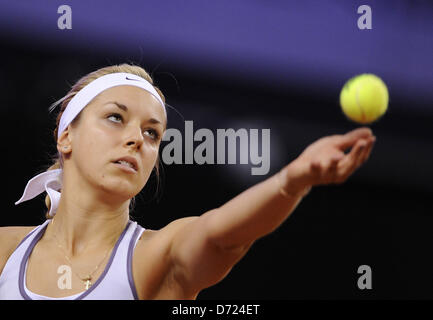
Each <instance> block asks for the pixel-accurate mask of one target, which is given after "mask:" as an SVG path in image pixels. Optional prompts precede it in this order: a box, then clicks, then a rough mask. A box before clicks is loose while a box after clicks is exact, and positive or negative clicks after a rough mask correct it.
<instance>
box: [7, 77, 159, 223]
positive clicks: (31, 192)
mask: <svg viewBox="0 0 433 320" xmlns="http://www.w3.org/2000/svg"><path fill="white" fill-rule="evenodd" d="M122 85H127V86H135V87H139V88H142V89H144V90H146V91H147V92H149V93H150V94H152V95H153V96H154V97H155V98H156V99H157V100H158V101H159V103H160V104H161V106H162V108H163V109H164V114H165V116H166V117H167V112H166V110H165V105H164V102H163V101H162V99H161V97H160V96H159V94H158V93H157V92H156V90H155V88H154V87H153V85H152V84H150V83H149V82H148V81H147V80H145V79H143V78H142V77H139V76H137V75H135V74H131V73H125V72H119V73H110V74H107V75H105V76H102V77H99V78H98V79H96V80H93V81H92V82H91V83H89V84H88V85H86V86H85V87H84V88H83V89H81V90H80V91H79V92H78V93H77V94H76V95H75V96H74V97H73V98H72V99H71V101H70V102H69V103H68V105H67V107H66V109H65V110H64V111H63V114H62V117H61V118H60V122H59V130H58V134H57V138H59V137H60V135H61V134H62V132H63V131H64V130H65V129H66V128H67V127H68V126H69V124H70V123H71V122H72V121H73V120H74V119H75V117H76V116H77V115H78V114H79V113H80V112H81V111H82V110H83V109H84V108H85V107H86V106H87V105H88V104H89V103H90V102H91V101H92V100H93V99H94V98H95V97H96V96H97V95H98V94H100V93H101V92H102V91H104V90H107V89H109V88H112V87H116V86H122ZM62 173H63V170H62V169H55V170H49V171H46V172H43V173H41V174H38V175H37V176H35V177H33V178H32V179H30V180H29V181H28V182H27V185H26V187H25V189H24V193H23V195H22V197H21V199H19V200H18V201H17V202H15V205H17V204H20V203H21V202H24V201H27V200H30V199H33V198H34V197H36V196H38V195H39V194H41V193H42V192H44V191H46V192H47V193H48V196H49V197H50V200H51V206H50V211H49V213H48V214H49V215H50V216H51V217H53V216H54V215H55V212H56V210H57V207H58V205H59V202H60V195H61V194H60V192H59V191H60V189H61V188H62Z"/></svg>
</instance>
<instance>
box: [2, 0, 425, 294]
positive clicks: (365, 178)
mask: <svg viewBox="0 0 433 320" xmlns="http://www.w3.org/2000/svg"><path fill="white" fill-rule="evenodd" d="M64 4H67V5H69V6H70V7H71V9H72V29H70V30H68V29H64V30H61V29H59V28H58V26H57V20H58V18H59V17H60V16H61V14H59V13H57V9H58V7H59V6H61V5H64ZM365 4H366V5H369V6H370V7H371V10H372V29H370V30H369V29H364V30H360V29H359V28H358V26H357V20H358V18H359V17H360V16H361V14H358V13H357V8H358V7H359V6H360V5H365ZM0 45H1V51H0V52H1V60H0V64H1V65H0V88H1V90H2V94H1V96H0V99H1V100H0V102H1V108H0V112H1V116H2V117H1V118H2V120H3V121H2V125H1V126H0V128H1V129H0V130H1V136H2V137H3V147H2V155H3V156H2V157H1V167H2V168H3V171H4V178H3V181H4V183H5V188H3V191H2V199H3V201H2V207H1V217H0V226H11V225H19V226H36V225H39V224H41V223H42V222H43V221H44V220H45V218H44V213H45V205H44V196H42V195H41V196H39V197H38V198H37V200H33V201H29V202H25V203H23V204H21V205H19V206H15V205H14V202H15V201H17V200H18V199H19V198H20V197H21V194H22V192H23V190H24V187H25V185H26V183H27V181H28V179H30V178H31V177H33V176H34V175H35V174H36V173H39V172H41V171H42V170H44V169H45V167H46V166H47V165H48V164H49V157H50V155H52V154H53V153H54V152H55V144H54V139H53V134H52V132H53V129H54V124H55V115H56V113H52V114H50V113H49V112H48V107H49V106H50V104H51V103H53V102H54V101H56V100H58V99H60V98H61V97H63V96H64V95H65V94H66V93H67V91H68V90H69V89H70V86H71V85H73V84H74V83H75V81H77V80H78V79H79V78H81V77H82V76H84V75H85V74H87V73H89V72H91V71H94V70H96V69H98V68H100V67H104V66H107V65H112V64H118V63H124V62H126V63H134V64H139V65H140V66H142V67H143V68H145V69H146V70H147V71H148V72H149V73H151V75H152V76H153V78H154V80H155V83H156V85H158V87H160V88H161V90H162V92H163V93H164V95H165V97H166V99H167V103H168V104H170V105H171V106H173V107H174V109H172V108H169V109H168V117H169V122H168V127H169V128H178V129H179V130H180V131H181V132H183V130H184V129H183V128H184V121H185V120H191V121H193V122H194V130H198V129H199V128H209V129H211V130H212V131H213V132H214V134H215V136H216V129H218V128H223V129H226V128H233V129H235V130H238V129H240V128H247V129H249V128H255V129H270V132H271V149H270V156H271V162H270V171H269V173H268V174H267V175H264V176H263V175H262V176H260V175H256V176H253V175H251V172H250V169H251V167H252V165H251V163H250V164H246V165H245V164H242V165H241V164H230V165H229V164H225V165H221V164H220V165H216V164H215V165H198V164H192V165H191V164H180V165H166V164H164V165H163V169H164V172H163V191H162V194H161V195H160V200H159V201H156V200H152V197H153V195H154V192H155V190H156V188H155V179H154V176H152V178H151V180H150V181H149V183H148V185H147V186H146V187H145V189H144V190H143V192H142V195H141V196H140V197H137V204H136V207H135V210H134V212H133V213H132V216H133V217H134V218H135V220H136V221H138V222H139V223H140V224H141V225H142V226H143V227H145V228H149V229H160V228H162V227H164V226H165V225H166V224H168V223H169V222H171V221H172V220H174V219H177V218H181V217H185V216H190V215H200V214H202V213H204V212H206V211H208V210H210V209H212V208H215V207H217V206H221V205H222V204H224V203H225V202H226V201H228V200H230V199H231V198H233V197H234V196H236V195H237V194H239V193H240V192H242V191H243V190H245V189H246V188H248V187H250V186H252V185H254V184H255V183H258V182H259V181H262V180H264V179H266V178H267V177H270V176H271V175H272V174H274V173H276V172H277V171H278V170H279V169H280V168H282V167H283V166H284V165H285V164H287V163H289V162H290V161H292V160H293V159H295V158H296V156H297V155H299V154H300V153H301V152H302V150H303V149H304V148H305V147H306V146H308V144H310V143H311V142H313V141H315V140H317V139H319V138H321V137H323V136H325V135H329V134H338V133H345V132H347V131H349V130H351V129H354V128H356V127H358V126H359V125H357V124H354V123H352V122H349V121H348V120H347V119H346V117H345V116H344V115H343V114H342V112H341V110H340V107H339V93H340V90H341V88H342V86H343V84H344V83H345V82H346V81H347V79H349V78H350V77H352V76H354V75H357V74H360V73H374V74H376V75H378V76H380V77H381V78H382V79H383V80H384V81H385V83H386V84H387V85H388V89H389V93H390V104H389V109H388V112H387V113H386V115H385V116H384V117H383V118H381V119H380V120H379V121H377V122H375V123H373V124H372V125H370V127H371V129H372V130H373V132H374V134H375V135H376V137H377V141H376V145H375V148H374V150H373V153H372V154H371V157H370V159H369V161H368V162H367V163H366V164H365V165H364V166H362V167H361V168H360V169H359V170H358V171H357V172H356V173H355V174H354V175H353V176H352V177H351V178H350V179H349V180H348V181H347V182H346V183H345V184H343V185H339V186H326V187H316V188H313V190H312V192H311V193H310V194H309V195H308V196H307V197H306V198H305V199H304V200H303V202H302V203H301V204H300V205H299V207H298V208H297V209H296V210H295V211H294V213H293V214H292V215H291V216H290V218H289V219H288V220H287V221H286V222H285V223H284V224H282V225H281V226H280V227H279V228H278V229H277V230H276V231H275V232H274V233H272V234H270V235H268V236H266V237H264V238H262V239H260V240H258V241H257V242H256V243H255V244H254V245H253V247H252V248H251V250H250V251H249V252H248V254H247V255H246V256H245V257H244V258H243V259H242V260H241V261H240V262H239V263H238V264H237V265H236V266H235V267H234V268H233V269H232V271H231V272H230V273H229V275H228V276H227V277H226V278H225V279H224V280H223V281H222V282H220V283H219V284H217V285H215V286H213V287H211V288H208V289H206V290H204V291H202V293H201V294H200V295H199V296H198V299H431V298H433V272H432V270H433V259H432V257H433V232H432V229H433V205H432V185H431V184H432V181H433V165H432V164H433V162H432V160H433V148H432V146H433V134H432V124H433V58H432V57H433V3H432V2H431V1H427V0H426V1H414V0H412V1H411V0H396V1H384V0H382V1H373V0H367V1H346V0H344V1H343V0H339V1H338V0H334V1H331V0H328V1H313V0H308V1H302V2H301V1H282V0H279V1H263V0H261V1H259V0H255V1H228V0H220V1H212V2H210V1H199V0H188V1H161V0H159V1H138V0H137V1H101V0H99V1H29V0H26V1H24V0H21V1H12V0H9V1H0ZM259 132H260V130H259ZM164 145H165V143H163V144H162V145H161V150H162V148H163V147H164ZM196 145H197V143H196ZM238 159H239V158H238ZM237 162H238V163H239V160H238V161H237ZM0 245H1V244H0ZM361 265H369V266H370V267H371V269H372V275H373V276H372V279H373V281H372V285H373V288H372V289H371V290H360V289H359V288H358V286H357V281H358V278H359V277H360V276H361V275H360V274H358V273H357V270H358V267H359V266H361Z"/></svg>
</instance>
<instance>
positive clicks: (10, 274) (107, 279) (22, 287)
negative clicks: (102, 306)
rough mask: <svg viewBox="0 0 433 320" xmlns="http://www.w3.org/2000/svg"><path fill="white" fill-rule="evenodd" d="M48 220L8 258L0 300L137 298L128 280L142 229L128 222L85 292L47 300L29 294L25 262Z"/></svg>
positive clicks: (132, 282) (31, 233)
mask: <svg viewBox="0 0 433 320" xmlns="http://www.w3.org/2000/svg"><path fill="white" fill-rule="evenodd" d="M49 221H50V220H47V221H45V222H44V223H43V224H41V225H39V226H37V227H36V228H35V229H33V230H32V231H31V232H30V233H29V234H28V235H27V236H26V237H25V238H24V239H23V240H22V241H21V242H20V244H19V245H18V247H17V248H16V249H15V251H14V252H13V253H12V255H11V256H10V257H9V259H8V261H7V262H6V265H5V266H4V268H3V272H2V273H1V275H0V300H132V299H135V300H137V299H138V295H137V290H136V288H135V284H134V279H133V277H132V257H133V253H134V248H135V246H136V244H137V241H138V239H139V238H140V236H141V234H142V233H143V231H144V230H145V229H144V228H143V227H141V226H140V225H138V224H137V222H134V221H131V220H129V221H128V223H127V225H126V227H125V230H123V232H122V234H121V235H120V237H119V239H118V240H117V242H116V244H115V246H114V248H113V250H112V252H111V256H110V259H109V260H108V263H107V264H106V266H105V269H104V271H103V272H102V274H101V275H100V276H99V278H98V280H97V281H96V282H95V283H94V284H93V285H92V286H91V287H90V288H89V289H88V290H85V291H83V292H80V293H78V294H75V295H72V296H67V297H63V298H51V297H47V296H42V295H39V294H36V293H33V292H31V291H30V290H29V289H28V288H27V286H26V272H27V263H28V259H29V256H30V254H31V252H32V250H33V248H34V247H35V245H36V243H37V242H38V241H39V239H40V238H41V237H42V235H43V234H44V232H45V229H46V227H47V225H48V223H49ZM59 276H60V275H59Z"/></svg>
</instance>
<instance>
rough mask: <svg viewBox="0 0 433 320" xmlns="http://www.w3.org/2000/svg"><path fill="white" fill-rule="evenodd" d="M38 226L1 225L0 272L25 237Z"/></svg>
mask: <svg viewBox="0 0 433 320" xmlns="http://www.w3.org/2000/svg"><path fill="white" fill-rule="evenodd" d="M34 228H36V227H0V243H1V246H0V274H1V272H2V270H3V267H4V265H5V264H6V261H7V260H8V259H9V257H10V255H11V254H12V253H13V252H14V250H15V249H16V247H17V246H18V245H19V244H20V242H21V241H22V240H23V239H24V237H25V236H26V235H27V234H28V233H29V232H30V231H32V230H33V229H34Z"/></svg>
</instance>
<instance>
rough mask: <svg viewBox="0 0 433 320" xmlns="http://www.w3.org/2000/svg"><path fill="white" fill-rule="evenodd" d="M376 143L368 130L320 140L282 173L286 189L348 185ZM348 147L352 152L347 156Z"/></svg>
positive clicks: (291, 191)
mask: <svg viewBox="0 0 433 320" xmlns="http://www.w3.org/2000/svg"><path fill="white" fill-rule="evenodd" d="M375 140H376V137H375V136H373V133H372V131H371V130H370V129H369V128H367V127H363V128H359V129H355V130H352V131H350V132H348V133H346V134H344V135H332V136H327V137H324V138H321V139H319V140H317V141H316V142H314V143H312V144H311V145H309V146H308V147H307V148H306V149H305V150H304V151H303V152H302V153H301V155H300V156H299V157H298V158H296V159H295V160H294V161H293V162H291V163H290V164H289V165H287V166H286V167H285V168H283V170H282V171H281V172H280V179H282V180H283V181H282V188H283V190H284V191H286V192H287V193H293V192H296V191H294V190H300V189H303V188H307V189H308V188H310V187H311V186H315V185H324V184H340V183H343V182H345V181H346V180H347V178H349V176H350V175H352V173H353V172H354V171H355V170H356V169H358V168H359V167H360V166H361V165H362V164H363V163H364V162H365V161H367V159H368V158H369V156H370V153H371V150H372V148H373V145H374V142H375ZM349 148H351V151H350V152H349V153H347V154H345V153H344V151H346V150H348V149H349ZM308 190H309V189H308Z"/></svg>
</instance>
